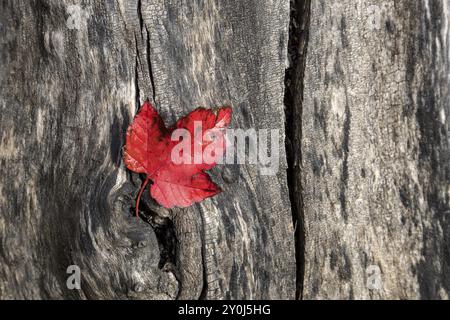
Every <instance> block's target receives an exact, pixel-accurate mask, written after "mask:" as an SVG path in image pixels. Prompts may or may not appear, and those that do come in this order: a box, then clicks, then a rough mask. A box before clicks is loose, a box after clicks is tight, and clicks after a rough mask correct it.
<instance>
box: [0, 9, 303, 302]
mask: <svg viewBox="0 0 450 320" xmlns="http://www.w3.org/2000/svg"><path fill="white" fill-rule="evenodd" d="M69 4H71V5H72V4H77V5H80V6H81V7H82V8H83V9H84V10H86V12H87V13H89V17H88V18H86V19H82V21H83V20H85V21H86V24H82V25H81V26H80V28H79V29H70V28H68V23H69V24H73V21H68V19H71V17H70V12H69V13H68V5H69ZM0 23H1V25H0V27H1V29H0V31H1V52H0V53H1V55H0V63H1V65H0V68H1V78H0V83H1V87H0V103H1V114H0V126H1V130H0V141H1V149H0V176H1V180H0V199H1V200H0V212H1V214H0V280H1V281H0V298H151V299H174V298H194V299H196V298H252V299H260V298H269V299H274V298H276V299H289V298H294V296H295V254H294V236H293V225H292V215H291V211H290V204H289V199H288V191H287V190H288V189H287V182H286V173H285V169H286V164H285V162H286V161H285V153H284V146H283V143H282V141H281V143H280V145H281V146H282V147H281V150H280V153H281V155H280V158H281V169H280V171H279V173H278V175H276V176H261V175H259V172H258V168H256V167H254V166H250V165H244V166H233V165H227V166H221V167H219V168H217V169H215V170H214V171H213V173H212V176H213V178H214V180H215V181H216V182H217V183H218V184H219V185H220V186H221V187H222V188H223V189H224V192H223V193H222V194H220V195H218V196H216V197H214V198H212V199H208V200H206V201H204V202H202V203H201V204H199V205H196V206H194V207H192V208H189V209H183V210H181V209H177V210H162V209H161V208H158V207H157V206H156V205H154V204H153V203H152V202H151V201H150V199H149V197H148V196H147V197H146V198H145V199H144V200H143V207H142V208H141V209H142V214H143V217H144V220H147V221H148V223H146V222H144V221H143V220H138V219H136V218H134V217H132V216H131V209H132V207H133V204H134V200H135V197H136V194H137V191H138V188H139V184H140V181H141V180H140V177H138V176H136V175H131V174H130V173H129V172H127V171H126V170H125V168H124V166H123V163H122V160H121V156H122V153H121V148H122V146H123V143H124V132H125V130H126V128H127V126H128V124H129V123H130V121H131V119H132V117H133V116H134V114H135V113H136V111H137V107H138V104H140V103H142V102H143V101H144V100H145V99H146V98H147V97H149V98H150V99H151V100H153V102H155V103H156V106H157V109H158V110H159V111H160V113H161V114H162V116H163V118H164V119H165V120H166V121H167V122H168V123H170V122H173V121H174V120H175V119H177V118H179V117H180V116H182V115H185V114H186V113H187V112H188V111H190V110H192V109H194V108H196V107H197V106H199V105H202V106H206V107H215V106H219V105H226V104H231V105H232V106H233V113H234V114H233V126H234V127H239V128H243V129H246V128H251V127H255V128H277V129H280V130H281V132H282V133H283V132H284V110H283V92H284V70H285V61H286V56H287V40H288V23H289V3H288V2H287V1H282V0H277V1H272V2H270V3H261V2H260V1H257V0H248V1H241V2H239V3H236V2H234V1H212V0H210V1H188V2H187V1H181V0H180V1H165V0H142V1H139V0H135V1H121V0H117V1H104V2H103V1H102V2H100V1H92V2H81V1H56V0H54V1H51V0H34V1H1V10H0ZM282 138H283V135H282ZM72 264H76V265H78V266H79V267H80V268H81V273H82V281H81V290H68V289H67V287H66V279H67V277H68V274H66V268H67V267H68V266H69V265H72Z"/></svg>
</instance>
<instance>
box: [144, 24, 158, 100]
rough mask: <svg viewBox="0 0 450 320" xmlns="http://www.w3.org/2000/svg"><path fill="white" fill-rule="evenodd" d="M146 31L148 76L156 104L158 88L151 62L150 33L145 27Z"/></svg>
mask: <svg viewBox="0 0 450 320" xmlns="http://www.w3.org/2000/svg"><path fill="white" fill-rule="evenodd" d="M145 31H146V32H147V65H148V74H149V76H150V84H151V86H152V95H153V103H155V104H156V86H155V79H154V78H153V67H152V60H151V57H150V33H149V32H148V28H147V27H145Z"/></svg>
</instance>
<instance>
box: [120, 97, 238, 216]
mask: <svg viewBox="0 0 450 320" xmlns="http://www.w3.org/2000/svg"><path fill="white" fill-rule="evenodd" d="M231 112H232V111H231V108H230V107H223V108H219V109H218V110H216V112H213V111H212V110H209V109H204V108H198V109H196V110H194V111H192V112H191V113H190V114H188V115H187V116H185V117H183V118H181V119H179V120H178V121H177V123H176V124H175V126H174V127H172V128H171V129H168V128H166V126H165V125H164V122H163V120H162V119H161V117H160V116H159V114H158V112H157V111H156V110H155V109H154V108H153V106H152V105H151V104H150V103H149V102H148V101H146V102H145V103H144V104H143V105H142V107H141V109H140V110H139V112H138V114H137V115H136V117H135V118H134V120H133V123H132V124H131V125H130V126H129V128H128V130H127V137H126V144H125V152H124V161H125V165H126V166H127V168H128V169H130V170H131V171H134V172H137V173H145V174H146V175H147V177H146V180H145V181H144V182H143V183H142V186H141V190H140V191H139V194H138V198H137V200H136V216H137V215H138V207H139V201H140V197H141V194H142V192H143V190H144V188H145V186H146V185H147V183H148V181H149V180H152V181H153V184H152V186H151V188H150V194H151V196H152V197H153V198H154V199H155V200H156V201H157V202H158V203H159V204H161V205H162V206H164V207H166V208H172V207H174V206H177V207H188V206H190V205H192V204H193V203H195V202H200V201H202V200H204V199H205V198H208V197H212V196H214V195H215V194H217V193H219V192H220V191H221V190H220V188H219V187H218V186H217V185H215V184H214V183H213V182H212V181H211V179H210V177H209V176H208V174H206V173H205V170H208V169H211V168H213V167H214V166H215V165H216V160H217V158H218V157H221V156H222V155H223V152H224V149H225V137H224V132H223V129H225V128H226V127H227V126H228V125H229V124H230V121H231ZM200 125H201V130H200V128H199V127H200ZM176 129H185V130H187V133H189V134H190V137H191V153H190V154H185V155H183V156H184V157H185V159H189V160H190V161H191V163H176V162H174V161H173V159H172V158H171V153H172V151H173V149H174V147H175V146H176V145H177V144H178V143H179V142H178V141H172V140H171V135H172V133H173V132H174V130H176ZM196 144H197V145H196ZM217 146H223V148H217ZM208 147H209V149H211V150H212V152H210V153H206V154H210V157H209V158H208V160H205V159H203V155H204V154H205V152H206V151H209V149H207V148H208ZM176 150H178V149H176ZM199 160H200V161H199Z"/></svg>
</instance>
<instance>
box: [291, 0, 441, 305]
mask: <svg viewBox="0 0 450 320" xmlns="http://www.w3.org/2000/svg"><path fill="white" fill-rule="evenodd" d="M304 17H307V14H306V16H304ZM449 21H450V1H448V0H441V1H406V0H405V1H384V0H383V1H381V0H380V1H323V0H317V1H311V10H310V24H309V41H308V42H307V53H306V65H305V67H304V70H303V67H302V66H301V65H300V66H299V67H298V70H297V74H296V76H297V79H296V80H297V90H296V93H297V95H296V97H295V103H294V107H295V111H294V112H295V118H296V123H297V125H296V127H295V129H294V131H295V138H296V139H297V140H296V141H297V142H298V141H301V146H300V148H299V149H296V150H297V153H296V159H295V163H298V164H299V167H298V169H297V170H296V172H297V175H296V177H297V178H296V180H295V190H296V193H295V194H296V195H299V196H297V197H296V203H297V206H298V208H300V209H299V212H300V219H301V220H302V221H303V226H304V233H303V237H304V251H303V253H302V257H303V258H304V271H303V272H302V274H303V276H304V282H303V285H304V287H303V297H304V298H306V299H317V298H344V299H347V298H358V299H360V298H363V299H368V298H385V299H404V298H428V299H429V298H448V297H449V294H450V277H449V274H450V224H449V222H450V216H449V215H450V206H449V197H450V171H449V164H450V161H449V160H450V158H449V128H448V123H449V121H448V120H449V114H450V92H449V88H450V78H449V77H450V47H449V46H450V24H449ZM300 54H301V55H302V56H303V58H305V55H304V52H303V53H302V52H301V53H300ZM300 151H301V152H300ZM377 268H379V270H380V274H379V276H380V280H381V283H378V284H380V285H379V286H378V285H377V283H376V279H374V276H375V277H376V276H377V275H376V272H377ZM371 281H375V282H371Z"/></svg>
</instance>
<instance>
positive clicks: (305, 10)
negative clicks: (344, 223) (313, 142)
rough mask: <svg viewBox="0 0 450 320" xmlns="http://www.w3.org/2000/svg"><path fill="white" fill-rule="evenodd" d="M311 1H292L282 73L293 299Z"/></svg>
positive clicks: (301, 234) (301, 241)
mask: <svg viewBox="0 0 450 320" xmlns="http://www.w3.org/2000/svg"><path fill="white" fill-rule="evenodd" d="M310 2H311V1H310V0H291V16H290V24H289V43H288V55H289V60H290V66H289V68H288V69H287V70H286V75H285V96H284V104H285V114H286V141H285V143H286V155H287V161H288V169H287V180H288V187H289V198H290V201H291V209H292V220H293V223H294V230H295V255H296V266H297V271H296V273H297V274H296V278H297V280H296V294H295V296H296V299H301V298H302V295H303V280H304V273H305V270H304V267H305V229H304V216H303V201H302V184H301V177H300V173H301V172H300V168H301V160H302V153H301V151H302V150H301V135H302V127H301V124H302V103H303V80H304V71H305V62H306V52H307V44H308V35H309V15H310Z"/></svg>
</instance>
